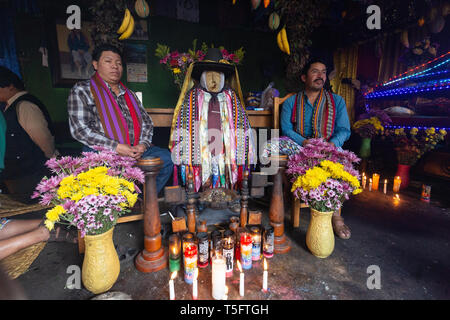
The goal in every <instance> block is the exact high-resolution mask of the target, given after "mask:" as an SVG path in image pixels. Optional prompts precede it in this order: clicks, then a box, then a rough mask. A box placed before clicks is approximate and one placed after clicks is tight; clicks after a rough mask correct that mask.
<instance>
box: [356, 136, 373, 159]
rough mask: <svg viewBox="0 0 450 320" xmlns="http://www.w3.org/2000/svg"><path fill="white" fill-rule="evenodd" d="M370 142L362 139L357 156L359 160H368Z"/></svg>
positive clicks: (369, 139) (370, 140) (367, 139)
mask: <svg viewBox="0 0 450 320" xmlns="http://www.w3.org/2000/svg"><path fill="white" fill-rule="evenodd" d="M371 142H372V139H371V138H362V140H361V147H360V149H359V156H360V157H361V158H369V157H370V144H371Z"/></svg>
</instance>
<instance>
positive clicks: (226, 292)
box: [225, 286, 228, 295]
mask: <svg viewBox="0 0 450 320" xmlns="http://www.w3.org/2000/svg"><path fill="white" fill-rule="evenodd" d="M227 294H228V286H225V295H227Z"/></svg>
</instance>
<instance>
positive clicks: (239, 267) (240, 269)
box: [237, 260, 242, 272]
mask: <svg viewBox="0 0 450 320" xmlns="http://www.w3.org/2000/svg"><path fill="white" fill-rule="evenodd" d="M237 266H238V269H239V272H242V267H241V263H240V262H239V260H238V261H237Z"/></svg>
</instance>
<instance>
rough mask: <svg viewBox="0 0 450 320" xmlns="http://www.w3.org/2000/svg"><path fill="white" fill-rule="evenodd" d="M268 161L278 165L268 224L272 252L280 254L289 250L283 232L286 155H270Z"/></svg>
mask: <svg viewBox="0 0 450 320" xmlns="http://www.w3.org/2000/svg"><path fill="white" fill-rule="evenodd" d="M270 161H271V162H272V167H274V166H278V171H277V173H276V174H275V176H274V178H273V189H272V197H271V199H270V207H269V219H270V225H271V226H272V227H273V228H274V252H275V253H276V254H282V253H287V252H289V250H291V244H290V241H289V240H288V239H287V237H286V235H285V233H284V199H283V175H284V171H285V169H286V165H287V162H288V156H287V155H279V156H272V157H270ZM241 252H242V250H241Z"/></svg>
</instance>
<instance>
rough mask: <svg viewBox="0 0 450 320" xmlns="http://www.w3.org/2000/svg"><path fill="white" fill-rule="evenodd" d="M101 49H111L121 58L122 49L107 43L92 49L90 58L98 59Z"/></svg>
mask: <svg viewBox="0 0 450 320" xmlns="http://www.w3.org/2000/svg"><path fill="white" fill-rule="evenodd" d="M103 51H112V52H114V53H117V54H118V55H119V56H120V59H121V60H123V55H122V51H120V49H119V48H117V47H116V46H113V45H112V44H107V43H104V44H101V45H99V46H98V47H96V48H95V49H94V51H93V52H92V60H94V61H98V60H100V57H101V56H102V52H103Z"/></svg>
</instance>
